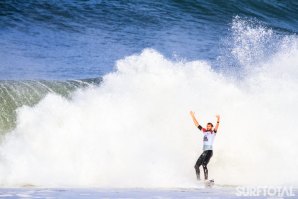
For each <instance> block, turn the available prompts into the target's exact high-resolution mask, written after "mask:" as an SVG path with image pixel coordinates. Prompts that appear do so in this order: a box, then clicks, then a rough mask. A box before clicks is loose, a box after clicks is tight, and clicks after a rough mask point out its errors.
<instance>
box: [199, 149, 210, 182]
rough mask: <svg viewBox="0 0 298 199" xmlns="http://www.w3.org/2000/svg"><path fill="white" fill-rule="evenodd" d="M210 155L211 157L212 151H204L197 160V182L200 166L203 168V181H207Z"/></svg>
mask: <svg viewBox="0 0 298 199" xmlns="http://www.w3.org/2000/svg"><path fill="white" fill-rule="evenodd" d="M212 155H213V150H206V151H204V152H203V153H202V154H201V155H200V157H199V159H198V160H197V162H196V165H195V169H196V175H197V179H198V180H200V166H201V165H202V166H203V170H204V176H205V180H207V179H208V168H207V164H208V163H209V160H210V158H211V157H212Z"/></svg>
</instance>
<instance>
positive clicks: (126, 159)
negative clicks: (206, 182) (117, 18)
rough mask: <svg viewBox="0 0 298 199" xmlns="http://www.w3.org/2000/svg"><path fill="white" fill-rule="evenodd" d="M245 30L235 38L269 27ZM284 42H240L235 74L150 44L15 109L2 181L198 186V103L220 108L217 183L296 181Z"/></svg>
mask: <svg viewBox="0 0 298 199" xmlns="http://www.w3.org/2000/svg"><path fill="white" fill-rule="evenodd" d="M237 23H238V22H237ZM240 25H241V24H240ZM245 31H246V30H243V31H242V32H239V33H238V34H237V36H238V37H240V38H238V39H241V36H243V38H242V39H253V38H256V37H255V35H256V34H263V33H260V32H258V31H257V30H255V31H254V32H253V34H252V35H251V36H250V37H249V36H248V34H247V32H245ZM278 43H279V44H278V45H279V50H277V51H276V52H274V54H270V56H266V59H262V60H259V61H258V62H253V64H254V65H251V63H252V62H249V64H247V62H246V61H247V58H245V53H243V49H242V48H240V49H238V47H239V46H238V47H237V48H235V49H234V51H233V54H234V55H239V57H241V58H238V59H239V60H240V59H241V60H246V61H243V62H240V63H241V64H242V65H243V66H245V67H248V68H250V69H249V70H245V71H246V73H245V76H244V77H243V78H241V79H237V80H235V79H234V78H231V76H229V75H228V74H226V73H220V72H217V71H214V70H213V69H212V67H211V65H209V64H208V63H207V62H204V61H200V60H198V61H193V62H179V61H170V60H167V59H165V58H164V57H163V56H162V55H161V54H160V53H158V52H156V51H155V50H153V49H145V50H144V51H143V52H142V53H140V54H136V55H132V56H129V57H126V58H124V59H122V60H119V61H118V62H117V64H116V66H117V67H116V70H115V72H112V73H109V74H107V75H105V76H104V77H103V82H102V84H101V85H100V86H99V87H91V88H88V89H85V90H79V91H77V92H75V93H74V94H73V96H72V98H71V99H70V100H68V99H65V98H63V97H61V96H58V95H54V94H49V95H48V96H47V97H45V98H44V99H43V100H42V101H41V102H40V103H39V104H37V105H36V106H34V107H22V108H20V109H18V119H17V121H18V123H17V127H16V128H15V129H14V130H13V131H12V132H10V133H9V134H7V136H6V137H5V139H4V141H3V142H2V144H1V146H0V184H1V185H2V186H20V185H27V184H30V185H37V186H99V187H191V186H195V184H196V179H195V172H194V168H193V166H194V164H195V162H196V159H197V158H198V156H199V155H200V153H201V148H202V134H201V133H200V132H199V131H198V129H196V128H195V126H194V125H193V123H192V121H191V118H190V116H189V111H190V110H193V111H195V112H196V115H197V117H198V120H199V122H200V123H201V124H202V125H205V124H206V122H209V121H211V122H215V115H216V114H218V113H219V114H221V116H222V121H221V124H220V129H219V132H218V135H217V137H216V140H215V147H214V148H215V149H214V150H215V151H214V156H213V158H212V159H211V161H210V164H209V172H210V177H211V178H215V179H216V182H217V183H218V184H270V185H274V184H294V185H297V184H298V179H297V176H298V170H297V167H298V160H297V158H296V157H297V155H298V145H297V141H298V134H297V128H296V125H295V124H296V123H295V122H296V120H297V115H296V114H297V112H298V105H297V100H298V92H297V87H298V78H297V77H298V56H297V55H298V43H297V38H296V37H295V36H289V37H284V38H281V40H279V41H278ZM265 47H266V46H263V47H262V48H265ZM245 48H246V47H245ZM246 50H248V51H249V50H251V49H250V47H247V49H246ZM258 50H259V51H261V50H266V49H258ZM237 51H238V52H237ZM237 53H238V54H237ZM249 56H250V57H249V58H251V54H250V55H249ZM236 57H237V56H236ZM241 60H240V61H241ZM248 65H249V66H248Z"/></svg>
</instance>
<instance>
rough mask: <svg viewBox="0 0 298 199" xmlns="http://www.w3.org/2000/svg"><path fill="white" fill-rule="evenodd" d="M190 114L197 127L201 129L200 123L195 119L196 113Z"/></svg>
mask: <svg viewBox="0 0 298 199" xmlns="http://www.w3.org/2000/svg"><path fill="white" fill-rule="evenodd" d="M189 114H190V116H191V118H192V121H193V123H194V124H195V125H196V127H199V122H198V121H197V119H196V117H195V113H194V112H192V111H190V112H189Z"/></svg>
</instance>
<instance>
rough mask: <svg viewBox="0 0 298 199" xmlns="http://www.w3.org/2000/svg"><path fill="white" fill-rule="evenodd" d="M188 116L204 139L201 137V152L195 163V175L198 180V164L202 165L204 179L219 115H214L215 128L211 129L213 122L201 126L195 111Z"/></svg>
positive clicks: (206, 176) (206, 177) (211, 153)
mask: <svg viewBox="0 0 298 199" xmlns="http://www.w3.org/2000/svg"><path fill="white" fill-rule="evenodd" d="M190 116H191V117H192V120H193V122H194V124H195V126H196V127H197V128H198V129H199V130H200V131H202V132H203V134H204V139H203V153H202V154H201V155H200V157H199V159H198V160H197V162H196V164H195V170H196V175H197V179H198V180H200V166H201V165H202V166H203V170H204V176H205V180H208V169H207V164H208V163H209V160H210V158H211V157H212V155H213V147H212V145H213V141H214V138H215V136H216V133H217V129H218V126H219V120H220V116H219V115H216V118H217V122H216V125H215V128H214V129H213V124H212V123H210V122H209V123H207V127H206V128H203V127H202V126H201V125H200V124H199V122H198V121H197V119H196V117H195V113H194V112H192V111H190Z"/></svg>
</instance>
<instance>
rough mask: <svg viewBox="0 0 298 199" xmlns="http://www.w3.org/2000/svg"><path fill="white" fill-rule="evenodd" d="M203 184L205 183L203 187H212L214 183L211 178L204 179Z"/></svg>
mask: <svg viewBox="0 0 298 199" xmlns="http://www.w3.org/2000/svg"><path fill="white" fill-rule="evenodd" d="M204 184H205V187H213V185H214V179H212V180H206V181H205V182H204Z"/></svg>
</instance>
